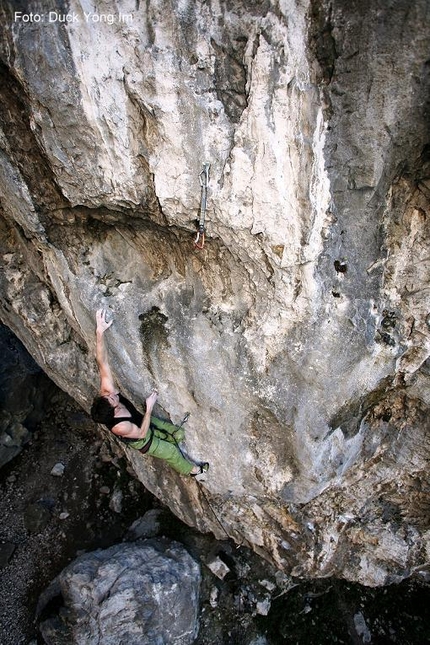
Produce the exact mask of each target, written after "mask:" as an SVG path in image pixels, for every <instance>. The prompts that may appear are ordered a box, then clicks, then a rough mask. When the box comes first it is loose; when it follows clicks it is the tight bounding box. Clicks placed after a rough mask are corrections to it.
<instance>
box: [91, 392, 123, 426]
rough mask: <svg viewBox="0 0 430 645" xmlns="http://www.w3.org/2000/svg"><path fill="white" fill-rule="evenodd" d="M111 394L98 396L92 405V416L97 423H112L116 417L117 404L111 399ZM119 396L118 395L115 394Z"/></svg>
mask: <svg viewBox="0 0 430 645" xmlns="http://www.w3.org/2000/svg"><path fill="white" fill-rule="evenodd" d="M111 396H113V395H108V396H96V397H95V398H94V401H93V404H92V406H91V418H92V420H93V421H95V422H96V423H105V424H109V423H112V421H113V420H114V417H115V407H116V404H115V403H114V402H113V401H111V400H110V399H111ZM115 396H118V395H115Z"/></svg>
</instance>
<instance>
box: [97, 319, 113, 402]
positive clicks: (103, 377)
mask: <svg viewBox="0 0 430 645" xmlns="http://www.w3.org/2000/svg"><path fill="white" fill-rule="evenodd" d="M96 321H97V330H96V359H97V365H98V368H99V372H100V394H101V395H102V396H106V395H107V394H112V393H114V392H117V390H116V388H115V382H114V380H113V376H112V372H111V369H110V366H109V361H108V357H107V351H106V344H105V341H104V333H105V331H106V329H109V327H110V326H111V325H112V322H113V320H111V321H110V322H107V320H106V311H105V310H104V309H99V310H98V311H97V312H96Z"/></svg>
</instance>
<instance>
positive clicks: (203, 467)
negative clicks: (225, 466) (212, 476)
mask: <svg viewBox="0 0 430 645" xmlns="http://www.w3.org/2000/svg"><path fill="white" fill-rule="evenodd" d="M197 465H198V466H199V468H200V470H199V472H198V473H190V475H191V477H197V475H203V473H206V472H207V471H208V470H209V462H208V461H204V462H203V463H202V464H197Z"/></svg>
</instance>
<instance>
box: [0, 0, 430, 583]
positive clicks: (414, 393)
mask: <svg viewBox="0 0 430 645" xmlns="http://www.w3.org/2000/svg"><path fill="white" fill-rule="evenodd" d="M29 5H30V6H29V8H28V11H33V12H34V13H35V14H36V15H38V16H40V17H41V18H40V21H39V22H35V21H33V22H24V21H23V18H22V16H16V15H14V11H15V8H14V7H13V6H12V3H10V4H8V3H5V4H4V6H3V8H2V9H1V23H2V25H3V35H2V40H1V50H0V51H1V58H2V65H1V76H2V82H1V88H2V102H1V108H0V109H1V114H0V123H1V128H2V134H1V143H2V146H1V148H2V169H1V172H2V179H1V194H0V199H1V207H2V220H1V233H0V244H1V258H2V272H1V278H0V311H1V313H0V315H1V318H2V320H3V322H5V323H6V324H8V325H9V326H10V327H11V329H13V330H14V331H15V333H16V334H17V335H18V336H19V337H20V338H21V340H22V341H23V342H24V343H25V345H26V346H27V348H28V349H29V350H30V352H31V353H32V355H33V356H34V357H35V358H36V360H37V361H38V362H39V364H40V365H42V366H43V368H44V369H45V370H46V372H47V373H48V375H49V376H50V377H51V378H53V380H55V381H56V382H57V383H58V384H59V385H60V386H61V387H62V388H64V389H65V390H67V391H69V392H70V393H71V394H72V396H74V397H75V398H76V400H77V401H79V402H80V403H81V404H82V405H83V406H84V407H85V408H87V409H88V407H89V405H90V402H91V398H92V396H93V395H94V394H95V392H96V388H97V383H98V379H97V374H96V367H95V361H94V311H95V309H97V308H98V307H100V306H103V307H106V308H108V309H109V310H110V311H111V312H112V314H113V315H114V318H115V323H114V325H113V326H112V328H111V329H110V330H109V332H108V334H109V338H108V343H109V352H110V356H111V361H112V366H113V369H114V372H115V376H116V378H117V381H118V384H119V386H120V388H121V389H122V391H124V393H125V394H126V395H128V396H129V397H130V398H132V399H133V401H134V402H135V403H139V402H141V401H142V400H143V399H144V397H145V396H146V395H147V393H148V392H149V390H150V388H151V387H153V386H154V385H157V387H158V389H159V391H160V398H159V403H160V406H161V409H159V413H168V414H169V415H171V417H172V419H173V420H174V421H180V419H181V418H182V417H183V414H184V413H185V411H190V412H191V417H190V421H189V422H188V428H187V450H188V452H189V453H190V454H191V455H192V456H193V457H195V458H196V459H208V460H209V461H210V462H211V470H210V474H209V475H208V476H207V477H206V481H205V482H204V483H203V484H202V485H201V486H203V488H201V487H199V485H197V484H195V482H188V481H185V480H184V479H180V478H178V477H177V476H176V475H175V474H174V473H172V472H169V471H168V470H167V469H166V468H164V467H163V465H162V464H159V463H154V461H151V460H150V459H147V458H144V457H142V456H141V455H138V454H136V453H132V452H130V454H129V458H130V460H131V462H132V463H133V466H134V468H135V470H136V472H137V474H138V476H139V478H140V479H141V480H142V481H143V482H144V484H145V485H146V486H147V487H148V488H149V489H150V490H151V491H153V492H155V493H156V494H157V495H158V496H159V497H160V498H162V499H163V500H164V501H165V502H166V503H168V504H169V506H170V507H171V508H172V509H173V510H174V511H175V512H176V513H177V514H178V515H180V517H181V518H183V519H184V520H185V521H187V522H188V523H190V524H193V525H195V526H197V527H198V528H200V529H201V530H203V531H207V530H211V531H213V532H215V534H216V535H218V536H219V537H225V534H226V533H228V534H229V535H230V536H231V537H233V538H234V539H236V540H237V541H238V542H239V543H247V544H249V545H251V546H252V548H254V549H255V550H256V551H258V552H259V553H261V554H262V555H264V556H265V557H267V558H269V559H270V560H272V561H273V562H275V563H276V565H277V566H279V567H280V568H283V569H284V570H286V571H287V572H293V573H294V575H302V576H311V577H312V576H325V575H332V574H333V575H339V576H343V577H346V578H348V579H351V580H358V581H360V582H362V583H364V584H369V585H379V584H384V583H386V582H392V581H395V580H398V579H401V578H402V577H404V576H407V575H410V574H411V572H413V571H416V570H420V568H421V567H422V566H423V565H424V563H425V562H426V561H427V560H428V554H427V551H426V549H427V550H428V548H429V547H428V524H427V523H426V517H427V514H426V509H425V501H424V500H425V495H426V491H428V478H427V475H426V459H428V439H427V437H428V425H427V424H428V421H427V410H428V404H429V394H428V392H429V389H428V374H429V370H428V357H429V353H430V352H429V348H430V342H429V335H430V330H429V322H428V320H429V319H428V315H429V304H428V285H429V282H428V275H429V273H428V266H429V260H428V247H429V229H428V212H429V209H428V206H429V204H428V198H429V195H430V166H429V155H428V150H429V148H428V145H429V141H428V121H429V105H428V95H429V94H428V90H429V80H428V69H429V67H428V60H429V58H430V57H429V45H430V37H429V33H428V28H427V25H428V17H429V16H428V12H429V7H428V3H427V2H426V1H425V0H417V2H415V3H414V4H413V6H410V3H409V2H406V1H405V0H395V1H394V2H392V3H390V6H389V7H388V6H387V4H386V3H385V2H382V0H381V1H377V2H360V3H358V2H357V3H356V2H348V3H346V2H341V1H340V0H335V1H334V2H316V1H315V2H307V1H305V2H301V1H300V2H299V1H296V2H294V1H293V0H289V1H288V2H279V3H278V2H275V0H272V1H267V2H258V3H257V2H255V3H241V2H235V1H233V2H210V3H199V2H181V3H173V2H168V1H167V0H157V1H152V0H151V1H150V2H147V3H138V4H137V5H136V4H135V3H134V2H122V3H121V7H120V8H119V7H118V6H117V5H116V4H114V3H112V2H104V3H100V2H98V3H96V4H95V5H94V4H92V3H91V2H87V3H80V2H78V1H75V0H72V1H71V2H70V3H69V4H68V5H67V6H66V5H64V13H67V12H68V13H69V15H70V16H71V17H72V18H71V22H69V23H67V24H65V23H60V22H59V21H58V20H55V21H54V20H53V19H52V20H50V14H49V11H50V10H51V9H52V8H50V7H47V6H46V5H45V4H44V3H43V2H33V3H29ZM103 16H104V18H103ZM109 16H111V18H109ZM52 18H55V16H52ZM203 161H209V162H210V163H211V175H210V186H209V196H208V213H207V241H206V245H205V248H204V249H203V250H202V251H196V250H195V249H194V247H193V239H194V237H195V233H196V219H197V218H198V214H199V206H200V184H199V173H200V171H201V167H202V163H203ZM208 500H209V501H210V506H208ZM394 507H395V509H396V510H395V512H394V511H393V512H392V513H391V511H390V512H389V511H387V510H386V509H387V508H389V509H393V508H394ZM213 509H215V513H214V512H213ZM219 517H222V523H221V524H220V522H219V521H218V519H217V518H219ZM393 518H394V519H393Z"/></svg>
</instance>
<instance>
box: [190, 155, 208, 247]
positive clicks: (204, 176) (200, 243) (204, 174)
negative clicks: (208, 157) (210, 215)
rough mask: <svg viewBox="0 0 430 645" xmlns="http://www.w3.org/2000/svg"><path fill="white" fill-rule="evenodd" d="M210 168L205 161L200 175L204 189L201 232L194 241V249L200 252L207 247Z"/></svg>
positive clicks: (200, 219)
mask: <svg viewBox="0 0 430 645" xmlns="http://www.w3.org/2000/svg"><path fill="white" fill-rule="evenodd" d="M210 167H211V165H210V163H208V162H207V161H205V162H204V164H203V170H202V171H201V173H200V175H199V180H200V186H201V187H202V195H201V200H200V218H199V230H198V231H197V237H196V239H195V240H194V247H195V248H196V249H200V250H201V249H202V248H203V247H204V245H205V217H206V205H207V197H208V185H209V168H210Z"/></svg>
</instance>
